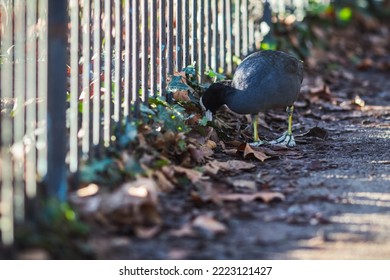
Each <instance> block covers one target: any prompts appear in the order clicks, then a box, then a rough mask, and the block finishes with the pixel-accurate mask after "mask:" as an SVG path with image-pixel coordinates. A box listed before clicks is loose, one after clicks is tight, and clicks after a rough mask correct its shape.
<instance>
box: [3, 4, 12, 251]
mask: <svg viewBox="0 0 390 280" xmlns="http://www.w3.org/2000/svg"><path fill="white" fill-rule="evenodd" d="M2 4H3V5H2V6H1V8H3V9H4V10H2V11H3V12H4V15H2V22H3V25H4V29H3V34H2V38H1V54H6V56H5V58H3V62H2V63H1V64H0V67H1V68H0V69H1V81H2V83H1V85H0V88H1V92H0V96H1V97H2V98H5V99H11V98H12V71H13V69H12V59H13V58H12V55H10V54H9V53H7V52H8V51H9V50H10V48H11V46H12V29H13V26H12V3H11V1H10V0H7V1H3V3H2ZM3 17H4V18H3ZM0 129H1V159H2V163H1V192H0V198H1V201H0V202H1V210H2V211H1V216H0V228H1V240H2V242H3V244H4V245H11V244H12V243H13V241H14V212H13V195H14V193H13V186H12V184H13V180H12V158H11V153H10V147H11V145H12V121H11V117H10V116H9V115H2V116H1V128H0Z"/></svg>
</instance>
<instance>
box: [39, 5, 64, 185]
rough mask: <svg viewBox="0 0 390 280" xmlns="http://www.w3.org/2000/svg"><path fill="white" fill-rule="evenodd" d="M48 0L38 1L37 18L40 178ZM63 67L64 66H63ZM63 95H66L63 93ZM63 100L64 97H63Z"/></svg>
mask: <svg viewBox="0 0 390 280" xmlns="http://www.w3.org/2000/svg"><path fill="white" fill-rule="evenodd" d="M48 4H49V3H48V0H40V1H39V6H38V16H39V18H40V21H41V22H43V23H44V24H42V26H41V28H40V33H39V38H38V57H39V62H38V100H39V106H38V131H39V133H38V135H37V173H38V175H39V177H40V178H44V177H45V176H46V174H47V166H48V161H47V134H48V131H47V125H48V123H47V110H48V108H47V92H48V28H49V26H48V20H49V19H48ZM64 67H65V66H64ZM63 94H66V92H65V93H63ZM63 98H65V97H63Z"/></svg>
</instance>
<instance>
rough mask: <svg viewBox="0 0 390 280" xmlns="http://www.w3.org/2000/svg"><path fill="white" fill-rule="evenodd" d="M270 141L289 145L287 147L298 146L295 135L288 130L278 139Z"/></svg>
mask: <svg viewBox="0 0 390 280" xmlns="http://www.w3.org/2000/svg"><path fill="white" fill-rule="evenodd" d="M269 143H270V144H279V145H283V146H287V147H295V146H296V143H295V139H294V135H292V134H290V133H288V132H287V131H286V132H285V133H283V135H282V136H280V137H279V138H278V139H276V140H273V141H270V142H269Z"/></svg>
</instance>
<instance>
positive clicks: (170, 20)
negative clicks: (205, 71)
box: [166, 0, 174, 75]
mask: <svg viewBox="0 0 390 280" xmlns="http://www.w3.org/2000/svg"><path fill="white" fill-rule="evenodd" d="M166 17H167V51H168V52H167V74H168V75H172V74H173V65H174V62H173V60H174V57H173V33H174V30H173V0H168V1H167V15H166Z"/></svg>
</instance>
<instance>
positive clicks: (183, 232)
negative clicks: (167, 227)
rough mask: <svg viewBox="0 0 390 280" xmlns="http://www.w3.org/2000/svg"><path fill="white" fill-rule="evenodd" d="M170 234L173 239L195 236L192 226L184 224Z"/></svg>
mask: <svg viewBox="0 0 390 280" xmlns="http://www.w3.org/2000/svg"><path fill="white" fill-rule="evenodd" d="M170 234H171V235H172V236H175V237H185V236H190V237H191V236H196V232H195V231H194V229H193V227H192V224H189V223H187V224H184V225H183V226H182V227H181V228H179V229H175V230H171V231H170Z"/></svg>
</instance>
